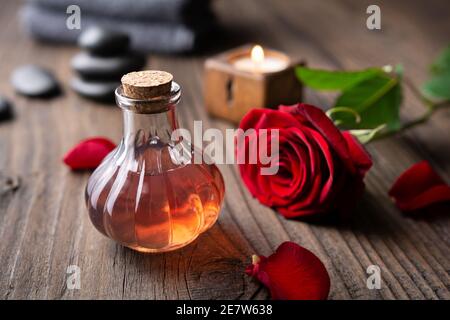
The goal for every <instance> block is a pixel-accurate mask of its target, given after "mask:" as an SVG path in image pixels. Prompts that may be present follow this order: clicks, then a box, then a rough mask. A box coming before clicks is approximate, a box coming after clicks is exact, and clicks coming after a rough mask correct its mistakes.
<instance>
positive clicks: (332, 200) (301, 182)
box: [237, 104, 372, 218]
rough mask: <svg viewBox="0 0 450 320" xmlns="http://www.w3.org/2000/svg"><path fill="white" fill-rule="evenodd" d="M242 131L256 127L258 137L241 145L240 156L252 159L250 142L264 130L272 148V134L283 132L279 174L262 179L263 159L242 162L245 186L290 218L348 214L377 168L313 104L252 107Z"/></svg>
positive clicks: (348, 137) (352, 139)
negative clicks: (365, 183) (331, 213)
mask: <svg viewBox="0 0 450 320" xmlns="http://www.w3.org/2000/svg"><path fill="white" fill-rule="evenodd" d="M239 127H240V128H241V129H243V130H244V131H245V130H247V129H251V128H253V129H255V130H256V133H257V134H256V135H255V136H254V137H253V138H252V137H251V136H246V137H245V140H244V143H243V144H239V143H238V145H237V155H238V157H239V156H241V157H245V159H249V152H255V150H253V151H252V150H250V151H249V149H251V148H250V146H251V145H252V143H250V142H251V140H252V139H254V138H256V139H257V138H258V137H259V136H260V134H259V130H260V129H267V130H268V133H267V138H268V140H269V141H268V145H270V138H271V135H270V130H271V129H278V130H279V154H278V155H277V156H276V160H277V164H278V165H279V167H278V172H277V173H276V174H274V175H262V174H261V171H260V169H261V168H262V167H267V166H268V165H263V164H261V161H257V163H256V164H251V163H248V162H249V161H245V163H244V164H239V171H240V174H241V177H242V179H243V181H244V183H245V185H246V186H247V188H248V190H249V191H250V192H251V194H252V195H253V196H254V197H255V198H257V199H258V200H259V201H260V202H261V203H262V204H264V205H267V206H270V207H273V208H275V209H276V210H277V211H278V212H279V213H281V214H282V215H283V216H285V217H287V218H294V217H304V216H312V215H318V214H328V213H330V212H337V213H339V214H340V215H341V216H342V215H344V216H345V215H348V213H349V212H350V211H351V210H352V208H353V207H354V205H355V203H356V201H357V200H358V198H360V196H361V194H362V192H363V190H364V182H363V178H364V175H365V173H366V172H367V171H368V170H369V168H370V167H371V166H372V161H371V159H370V156H369V154H368V153H367V152H366V151H365V150H364V148H363V147H362V146H361V145H360V144H359V142H358V141H357V140H356V138H354V137H353V136H352V135H351V134H350V133H349V132H341V131H340V130H339V129H338V128H337V127H336V126H335V125H334V124H333V122H332V121H331V120H330V119H329V118H328V117H327V116H326V114H325V113H324V112H323V111H322V110H321V109H319V108H317V107H314V106H312V105H308V104H297V105H293V106H279V108H278V110H271V109H253V110H251V111H250V112H249V113H247V114H246V115H245V116H244V118H243V119H242V121H241V123H240V125H239ZM253 142H254V141H253ZM256 144H258V143H256ZM267 148H268V149H269V150H270V148H269V147H267ZM269 156H270V154H269Z"/></svg>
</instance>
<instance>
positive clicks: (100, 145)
mask: <svg viewBox="0 0 450 320" xmlns="http://www.w3.org/2000/svg"><path fill="white" fill-rule="evenodd" d="M115 147H116V145H115V144H114V143H112V142H111V141H110V140H108V139H105V138H101V137H95V138H90V139H86V140H83V141H81V142H80V143H78V144H77V145H76V146H75V147H73V148H72V149H71V150H69V152H67V153H66V155H65V156H64V159H63V161H64V163H65V164H67V165H68V166H69V167H70V168H71V169H72V170H84V169H95V168H97V166H98V165H99V164H100V163H101V162H102V160H103V159H104V158H105V157H106V156H107V155H108V153H110V152H111V151H112V150H113V149H114V148H115Z"/></svg>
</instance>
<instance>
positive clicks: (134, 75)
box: [121, 70, 173, 100]
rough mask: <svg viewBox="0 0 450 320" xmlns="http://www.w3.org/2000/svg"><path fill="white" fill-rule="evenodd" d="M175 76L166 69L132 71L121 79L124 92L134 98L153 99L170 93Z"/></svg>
mask: <svg viewBox="0 0 450 320" xmlns="http://www.w3.org/2000/svg"><path fill="white" fill-rule="evenodd" d="M172 79H173V76H172V75H171V74H170V73H168V72H165V71H159V70H145V71H137V72H130V73H127V74H126V75H124V76H123V77H122V79H121V82H122V87H123V93H124V95H125V96H127V97H128V98H132V99H139V100H145V99H151V98H155V97H159V96H163V95H167V94H169V93H170V89H171V87H172Z"/></svg>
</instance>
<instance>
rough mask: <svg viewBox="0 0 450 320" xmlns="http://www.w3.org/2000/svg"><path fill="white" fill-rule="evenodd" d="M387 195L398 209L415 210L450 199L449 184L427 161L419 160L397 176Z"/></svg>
mask: <svg viewBox="0 0 450 320" xmlns="http://www.w3.org/2000/svg"><path fill="white" fill-rule="evenodd" d="M389 196H391V197H392V198H393V199H394V201H395V204H396V206H397V207H398V208H399V209H400V210H402V211H415V210H419V209H424V208H426V207H429V206H431V205H434V204H438V203H442V202H447V201H450V186H449V185H447V184H446V183H445V182H444V180H443V179H442V178H441V177H440V176H439V175H438V174H437V173H436V171H434V170H433V168H432V167H431V165H430V164H429V163H428V162H427V161H421V162H419V163H416V164H415V165H413V166H412V167H410V168H409V169H407V170H406V171H405V172H403V173H402V174H401V175H400V177H398V178H397V180H396V181H395V183H394V185H393V186H392V187H391V190H389Z"/></svg>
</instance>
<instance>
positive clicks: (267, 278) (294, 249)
mask: <svg viewBox="0 0 450 320" xmlns="http://www.w3.org/2000/svg"><path fill="white" fill-rule="evenodd" d="M246 273H247V274H248V275H250V276H253V277H255V278H257V279H258V280H259V281H260V282H261V283H263V284H264V285H265V286H266V287H267V288H269V290H270V294H271V296H272V299H276V300H325V299H326V298H327V297H328V293H329V291H330V277H329V275H328V272H327V270H326V268H325V266H324V265H323V263H322V262H321V261H320V260H319V258H317V257H316V256H315V255H314V254H313V253H312V252H311V251H309V250H307V249H305V248H303V247H301V246H299V245H298V244H296V243H293V242H289V241H287V242H283V243H282V244H281V245H280V246H279V247H278V249H277V251H276V252H275V253H274V254H272V255H271V256H269V257H267V258H266V257H264V256H261V257H258V258H257V259H255V260H254V261H253V264H252V265H250V266H248V267H247V268H246Z"/></svg>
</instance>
